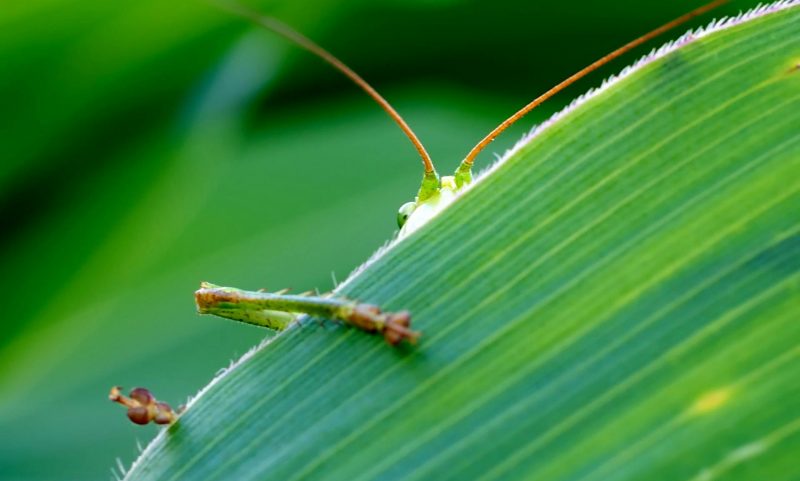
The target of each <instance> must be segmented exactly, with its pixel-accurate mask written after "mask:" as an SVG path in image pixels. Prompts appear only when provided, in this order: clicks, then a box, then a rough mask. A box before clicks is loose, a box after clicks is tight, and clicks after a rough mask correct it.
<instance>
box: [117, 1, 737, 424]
mask: <svg viewBox="0 0 800 481" xmlns="http://www.w3.org/2000/svg"><path fill="white" fill-rule="evenodd" d="M727 1H728V0H714V1H712V2H710V3H708V4H705V5H703V6H701V7H699V8H696V9H694V10H692V11H690V12H689V13H686V14H684V15H682V16H680V17H678V18H676V19H674V20H672V21H670V22H668V23H666V24H664V25H662V26H660V27H658V28H656V29H654V30H652V31H650V32H648V33H646V34H644V35H642V36H641V37H639V38H637V39H635V40H632V41H630V42H628V43H627V44H625V45H623V46H621V47H619V48H617V49H616V50H614V51H612V52H611V53H608V54H606V55H605V56H603V57H601V58H599V59H598V60H596V61H595V62H593V63H591V64H589V65H587V66H586V67H584V68H582V69H581V70H579V71H577V72H576V73H574V74H573V75H571V76H570V77H568V78H566V79H564V80H563V81H561V82H560V83H558V84H557V85H555V86H554V87H552V88H550V89H549V90H547V91H546V92H544V93H543V94H541V95H539V96H538V97H536V98H535V99H533V100H532V101H530V102H529V103H528V104H526V105H525V106H524V107H522V108H521V109H519V110H518V111H517V112H515V113H514V114H513V115H511V116H510V117H508V118H507V119H506V120H504V121H503V122H501V123H500V124H499V125H497V127H495V128H494V129H493V130H491V131H490V132H489V133H488V134H487V135H486V136H485V137H484V138H483V139H481V140H480V142H478V143H477V144H476V145H475V146H474V147H472V149H470V150H469V152H468V153H467V155H466V156H465V157H464V159H463V160H462V161H461V163H460V164H459V165H458V167H457V168H456V170H455V172H454V173H453V175H449V176H440V175H439V173H438V172H437V171H436V168H435V167H434V164H433V160H432V159H431V157H430V155H429V154H428V152H427V150H426V149H425V147H424V145H423V144H422V142H421V141H420V139H419V138H418V137H417V135H416V134H415V133H414V132H413V130H412V129H411V128H410V127H409V125H408V124H407V123H406V122H405V120H403V118H402V117H401V116H400V114H399V113H398V112H397V111H396V110H395V109H394V108H393V107H392V106H391V104H389V102H388V101H387V100H386V99H385V98H384V97H382V96H381V95H380V94H379V93H378V92H377V91H376V90H375V89H374V88H373V87H372V86H371V85H370V84H369V83H367V82H366V81H365V80H364V79H363V78H362V77H361V76H359V75H358V74H357V73H355V71H353V70H352V69H350V68H349V67H348V66H347V65H346V64H344V63H343V62H342V61H341V60H339V59H338V58H337V57H335V56H334V55H332V54H331V53H330V52H328V51H327V50H325V49H323V48H322V47H320V46H319V45H317V44H316V43H315V42H313V41H312V40H311V39H309V38H308V37H306V36H304V35H303V34H301V33H299V32H297V31H296V30H294V29H293V28H291V27H290V26H288V25H286V24H285V23H283V22H281V21H280V20H278V19H276V18H273V17H269V16H266V15H262V14H260V13H258V12H256V11H254V10H251V9H249V8H247V7H245V6H243V5H240V4H237V3H232V2H219V3H215V5H217V6H219V7H220V8H222V9H224V10H226V11H228V12H230V13H232V14H234V15H237V16H239V17H242V18H244V19H246V20H249V21H250V22H252V23H254V24H256V25H258V26H260V27H263V28H264V29H266V30H268V31H271V32H273V33H275V34H277V35H279V36H281V37H283V38H284V39H286V40H288V41H289V42H291V43H292V44H294V45H296V46H298V47H300V48H302V49H305V50H307V51H308V52H310V53H311V54H313V55H315V56H316V57H318V58H320V59H322V60H323V61H325V62H326V63H328V64H329V65H331V66H332V67H333V68H334V69H336V70H338V71H339V72H340V73H342V74H343V75H345V76H346V77H347V78H348V79H350V80H351V81H352V82H353V83H355V84H356V85H357V86H358V87H360V88H361V89H362V90H364V92H366V94H367V95H369V96H370V97H371V98H372V99H373V100H374V101H375V102H376V103H377V104H378V105H379V106H380V107H381V108H383V110H385V111H386V113H387V114H388V115H389V116H390V117H391V118H392V120H394V122H396V123H397V125H398V126H399V127H400V129H401V130H402V131H403V133H404V134H405V135H406V136H407V137H408V139H409V140H410V141H411V143H412V144H413V146H414V148H415V149H416V151H417V153H418V154H419V157H420V158H421V161H422V166H423V172H422V180H421V182H420V186H419V188H418V190H417V192H416V195H415V196H414V198H413V200H411V201H409V202H406V203H405V204H403V205H402V206H401V207H400V209H399V211H398V212H397V224H398V228H399V232H398V236H399V237H400V238H404V237H406V236H409V235H411V234H412V233H413V232H415V231H416V230H418V229H419V228H420V227H422V226H423V225H425V224H426V223H427V222H428V221H429V220H431V219H432V218H433V217H435V216H436V215H438V214H439V213H440V212H441V211H442V210H444V209H445V208H446V207H447V206H448V205H450V204H451V203H452V202H453V201H454V200H455V199H456V198H457V196H458V195H459V194H460V193H461V192H462V191H463V190H464V189H465V188H466V187H467V186H469V185H470V184H472V182H473V172H472V169H473V165H474V162H475V158H476V157H477V156H478V154H480V152H481V151H483V150H484V149H485V148H486V147H487V146H488V145H489V144H491V143H492V141H494V140H495V139H496V138H497V137H498V136H499V135H500V134H501V133H502V132H503V131H505V130H506V129H507V128H508V127H510V126H511V125H513V124H514V123H516V122H518V121H519V120H520V119H522V118H523V117H524V116H525V115H526V114H528V113H529V112H530V111H532V110H533V109H535V108H536V107H537V106H539V105H541V104H542V103H544V102H545V101H546V100H548V99H549V98H551V97H553V96H554V95H555V94H557V93H559V92H560V91H562V90H564V89H565V88H567V87H568V86H570V85H571V84H573V83H574V82H576V81H578V80H579V79H581V78H583V77H585V76H586V75H588V74H589V73H591V72H593V71H595V70H597V69H598V68H600V67H602V66H603V65H605V64H607V63H608V62H610V61H611V60H614V59H615V58H617V57H619V56H621V55H623V54H625V53H627V52H629V51H630V50H632V49H634V48H636V47H638V46H640V45H642V44H644V43H645V42H648V41H649V40H652V39H653V38H655V37H657V36H659V35H661V34H663V33H665V32H667V31H669V30H672V29H673V28H675V27H677V26H679V25H682V24H684V23H686V22H687V21H689V20H691V19H693V18H695V17H697V16H699V15H702V14H704V13H706V12H708V11H710V10H712V9H714V8H717V7H719V6H720V5H722V4H724V3H727ZM195 302H196V305H197V310H198V312H199V313H200V314H211V315H215V316H218V317H223V318H226V319H230V320H234V321H239V322H243V323H247V324H252V325H256V326H260V327H264V328H267V329H270V330H273V331H276V332H280V331H284V330H286V329H288V328H289V327H291V326H292V325H294V324H296V323H297V322H298V321H299V320H300V318H301V317H302V316H311V317H315V318H319V319H324V320H330V321H335V322H340V323H343V324H345V325H348V326H351V327H353V328H356V329H360V330H362V331H364V332H367V333H370V334H376V335H381V336H383V338H384V340H385V342H386V343H387V344H389V345H390V346H397V345H399V344H402V343H409V344H416V343H417V342H418V340H419V338H420V336H421V333H420V332H418V331H414V330H412V329H411V314H410V313H409V312H408V311H400V312H396V313H393V312H384V311H383V310H382V309H381V308H380V307H379V306H376V305H373V304H368V303H362V302H360V301H357V300H353V299H347V298H344V297H342V296H340V295H338V294H334V293H327V294H322V295H320V294H317V293H314V292H305V293H302V294H290V293H288V290H286V289H284V290H282V291H277V292H264V291H263V290H262V291H247V290H242V289H237V288H233V287H221V286H217V285H214V284H211V283H207V282H203V283H202V284H201V285H200V288H199V289H198V290H197V291H196V292H195ZM119 389H120V388H118V387H115V388H112V390H111V394H110V396H109V397H110V399H111V400H112V401H114V402H117V403H119V404H122V405H123V406H125V407H127V408H128V417H129V418H130V419H131V421H133V422H134V423H137V424H147V423H149V422H151V421H153V422H155V423H157V424H171V423H173V422H175V420H176V419H177V417H178V414H179V413H177V412H175V411H173V410H172V409H171V408H169V406H168V405H166V404H165V403H160V402H157V401H156V400H155V398H153V396H152V394H150V392H149V391H147V390H146V389H143V388H137V389H135V390H134V391H132V392H131V395H130V396H129V397H125V396H122V395H121V394H120V392H119Z"/></svg>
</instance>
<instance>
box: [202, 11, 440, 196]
mask: <svg viewBox="0 0 800 481" xmlns="http://www.w3.org/2000/svg"><path fill="white" fill-rule="evenodd" d="M214 4H215V5H217V6H219V7H220V8H222V9H224V10H226V11H228V12H230V13H233V14H235V15H238V16H240V17H243V18H245V19H247V20H250V21H251V22H253V23H255V24H257V25H260V26H261V27H263V28H265V29H267V30H269V31H271V32H273V33H276V34H278V35H280V36H281V37H283V38H285V39H286V40H289V41H290V42H292V43H294V44H295V45H297V46H299V47H301V48H303V49H305V50H307V51H309V52H311V53H312V54H314V55H316V56H317V57H319V58H321V59H322V60H324V61H325V62H327V63H328V64H330V65H331V66H332V67H333V68H335V69H336V70H338V71H339V72H341V73H343V74H344V75H345V77H347V78H349V79H350V80H352V81H353V82H354V83H355V84H356V85H358V86H359V87H361V88H362V89H363V90H364V91H365V92H366V93H367V95H369V96H370V97H372V99H373V100H375V102H377V103H378V105H380V106H381V107H382V108H383V110H385V111H386V113H388V114H389V116H390V117H391V118H392V119H393V120H394V121H395V122H397V125H399V126H400V129H402V130H403V133H405V134H406V136H407V137H408V138H409V140H411V143H412V144H414V147H415V148H416V149H417V152H419V156H420V157H421V158H422V165H423V167H424V168H425V178H436V179H437V181H438V176H437V174H436V169H435V168H434V166H433V161H432V160H431V156H430V155H428V151H427V150H425V147H424V146H423V145H422V142H421V141H420V140H419V137H417V135H416V134H415V133H414V131H413V130H411V127H409V126H408V124H407V123H406V121H405V120H403V117H401V116H400V114H399V113H397V111H396V110H395V109H394V108H393V107H392V106H391V104H389V102H388V101H387V100H386V99H384V98H383V97H382V96H381V94H379V93H378V92H377V91H376V90H375V89H374V88H372V86H371V85H370V84H368V83H367V81H366V80H364V79H363V78H361V76H360V75H358V74H357V73H355V72H354V71H353V70H352V69H351V68H350V67H348V66H347V65H345V64H344V62H342V61H341V60H339V59H338V58H336V57H334V56H333V54H331V53H330V52H328V51H327V50H325V49H324V48H322V47H320V46H319V45H317V44H316V43H314V41H312V40H311V39H310V38H308V37H306V36H305V35H303V34H301V33H300V32H298V31H296V30H294V29H293V28H292V27H290V26H288V25H286V24H285V23H283V22H281V21H280V20H278V19H276V18H273V17H269V16H266V15H262V14H261V13H259V12H256V11H255V10H251V9H249V8H247V7H245V6H244V5H241V4H239V3H236V2H233V1H226V0H220V1H217V2H214Z"/></svg>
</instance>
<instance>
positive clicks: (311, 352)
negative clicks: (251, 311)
mask: <svg viewBox="0 0 800 481" xmlns="http://www.w3.org/2000/svg"><path fill="white" fill-rule="evenodd" d="M797 6H798V2H796V1H793V2H783V3H781V4H778V5H777V6H773V7H765V8H764V9H762V10H760V11H759V14H758V15H752V16H748V17H747V18H746V21H744V19H740V20H737V21H731V22H728V23H726V24H724V25H722V26H718V28H717V29H716V31H713V32H712V33H707V34H697V35H695V36H690V37H684V38H683V39H682V40H680V41H679V42H678V43H677V44H676V45H675V46H672V47H669V48H665V49H662V50H661V51H659V52H657V53H656V54H655V55H654V56H653V57H651V58H648V59H646V60H645V61H644V62H642V63H640V64H639V65H638V66H637V67H636V68H635V69H633V70H632V71H628V72H625V74H624V75H622V76H621V78H619V79H617V80H616V81H613V82H610V83H609V84H607V85H606V86H604V87H603V88H601V89H599V90H598V91H597V92H594V93H593V94H591V95H588V96H587V97H585V98H584V99H582V100H581V101H580V102H578V105H576V106H575V107H574V108H572V109H568V110H567V111H566V112H565V113H563V114H562V115H561V116H560V117H559V118H558V119H557V121H555V122H553V123H551V124H548V125H546V128H542V129H540V130H539V131H538V132H537V133H536V135H534V136H532V137H531V138H529V139H527V140H526V141H524V142H523V143H522V144H521V145H520V146H518V148H516V149H515V150H514V151H513V154H512V155H510V156H509V157H507V158H506V159H505V160H504V161H503V162H502V163H501V164H500V165H499V166H498V167H497V168H496V169H494V170H493V171H492V173H491V174H490V175H488V176H486V177H484V178H483V180H482V181H481V182H479V183H478V184H477V185H476V186H475V187H474V188H473V189H471V190H470V191H468V192H467V193H466V194H465V195H464V196H463V197H462V198H461V199H460V200H459V201H458V202H456V203H455V204H454V205H452V206H451V207H450V208H449V209H447V210H446V211H445V212H444V213H443V214H442V215H440V216H439V217H437V218H435V219H434V220H433V221H432V222H431V223H430V224H428V225H426V226H425V227H423V228H422V229H421V230H420V231H418V232H417V233H415V234H414V235H412V236H411V237H409V238H407V239H405V240H403V241H401V242H398V243H396V244H394V245H393V246H391V248H390V249H388V250H386V251H385V252H383V254H382V255H380V256H379V257H377V258H375V259H374V260H373V261H371V262H370V263H368V265H367V266H366V268H365V269H364V270H363V271H361V272H360V273H358V274H357V275H356V276H354V277H353V278H351V279H350V280H349V281H348V282H347V283H346V285H344V286H343V287H342V288H341V289H340V292H341V293H342V294H346V295H347V296H350V297H353V298H356V299H359V300H362V301H365V302H374V303H377V304H379V305H381V306H382V307H383V308H384V309H387V310H399V309H409V310H411V311H412V313H413V315H414V325H415V327H416V328H418V329H420V330H422V331H423V332H424V337H423V339H422V342H421V345H419V346H417V347H416V348H413V349H406V350H397V349H391V348H389V347H387V346H385V345H384V344H383V342H382V341H381V340H380V338H378V337H370V336H368V335H366V334H365V333H363V332H360V331H358V330H355V329H349V328H346V327H343V326H332V325H327V326H320V325H318V324H317V323H314V322H310V321H309V322H305V323H303V324H302V325H301V326H297V327H296V328H293V329H290V330H288V331H287V332H285V333H283V334H281V335H279V336H277V337H275V338H274V339H272V340H271V341H270V342H268V343H266V344H265V345H263V346H261V347H260V348H259V349H257V350H256V351H254V352H252V353H251V354H249V355H247V356H245V357H244V358H243V359H242V361H241V362H239V363H238V364H237V365H236V366H235V367H234V368H232V369H230V370H228V372H226V373H225V374H223V375H221V376H219V377H218V378H217V379H215V380H214V381H213V382H212V383H211V384H210V385H209V386H208V388H207V389H205V390H204V391H203V392H202V393H201V395H200V396H199V397H198V398H196V399H195V400H194V402H192V403H191V405H190V408H189V410H188V411H187V412H186V413H185V414H184V415H183V416H182V417H181V419H180V421H179V422H178V423H177V424H175V425H173V426H172V427H170V428H169V429H167V430H165V431H163V432H162V433H161V434H160V435H159V436H158V437H157V438H156V439H155V440H154V441H153V442H152V443H151V444H150V445H149V446H148V448H147V449H146V450H145V452H144V453H143V455H142V456H141V458H140V459H139V460H138V461H137V462H136V463H135V465H134V467H133V469H132V470H131V472H129V473H128V477H127V479H131V480H146V479H157V480H161V481H167V480H176V479H205V480H210V479H236V480H247V479H280V480H299V479H347V480H353V479H376V478H380V479H404V480H411V479H437V480H438V479H521V478H532V479H540V480H584V479H586V480H589V479H597V480H609V479H697V480H710V479H769V480H778V479H790V478H794V477H796V476H797V474H798V472H797V467H796V464H795V463H796V460H795V458H794V456H795V455H796V453H797V450H798V447H800V418H798V417H797V416H798V412H800V398H799V397H798V396H797V379H798V378H800V363H799V362H798V355H800V348H798V345H799V343H798V341H800V324H798V322H797V312H800V278H799V277H798V268H799V267H800V237H798V218H797V213H798V212H800V193H798V190H800V185H799V184H798V178H800V136H798V125H800V71H798V69H797V65H798V62H800V35H798V31H797V25H798V23H800V8H797ZM341 235H357V234H353V233H349V232H343V233H342V234H341ZM241 287H248V286H241ZM230 328H231V329H236V328H237V326H236V325H234V324H231V327H230Z"/></svg>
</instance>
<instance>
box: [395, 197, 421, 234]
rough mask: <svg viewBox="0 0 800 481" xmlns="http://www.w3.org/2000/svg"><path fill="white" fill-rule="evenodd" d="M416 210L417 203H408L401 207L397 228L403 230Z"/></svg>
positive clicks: (398, 213) (398, 212)
mask: <svg viewBox="0 0 800 481" xmlns="http://www.w3.org/2000/svg"><path fill="white" fill-rule="evenodd" d="M416 208H417V203H416V202H406V203H405V204H403V205H401V206H400V210H399V211H397V226H398V227H400V228H402V227H403V226H404V225H405V224H406V221H407V220H408V218H409V216H410V215H411V213H412V212H414V209H416Z"/></svg>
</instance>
